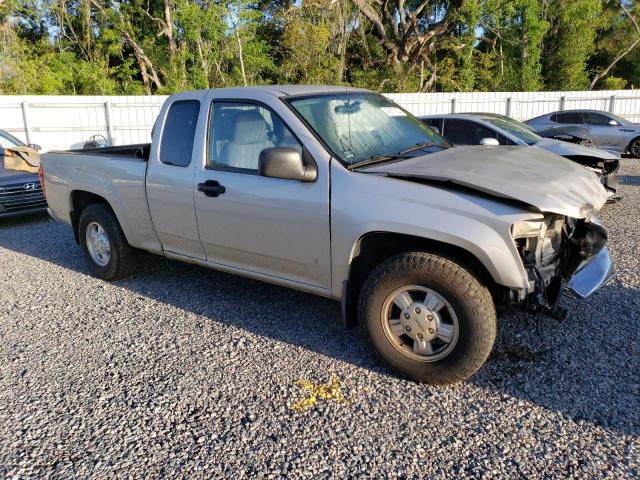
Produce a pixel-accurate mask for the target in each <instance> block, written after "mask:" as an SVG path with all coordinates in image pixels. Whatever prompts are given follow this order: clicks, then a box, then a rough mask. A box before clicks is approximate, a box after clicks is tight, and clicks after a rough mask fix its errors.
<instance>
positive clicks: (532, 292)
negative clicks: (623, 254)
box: [511, 213, 613, 316]
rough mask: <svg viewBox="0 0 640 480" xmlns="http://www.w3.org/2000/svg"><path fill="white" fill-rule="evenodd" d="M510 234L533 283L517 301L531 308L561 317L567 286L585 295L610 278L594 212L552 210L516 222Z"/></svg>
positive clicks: (603, 238)
mask: <svg viewBox="0 0 640 480" xmlns="http://www.w3.org/2000/svg"><path fill="white" fill-rule="evenodd" d="M511 233H512V236H513V239H514V242H515V244H516V247H517V249H518V252H519V253H520V256H521V258H522V262H523V265H524V268H525V271H526V272H527V277H528V282H529V288H528V289H527V290H528V291H527V292H526V294H525V295H524V298H520V299H519V302H518V303H520V305H521V306H523V307H524V308H525V309H526V310H527V311H531V312H536V313H551V314H552V315H553V316H561V314H558V303H559V300H560V297H561V294H562V292H563V291H564V290H565V289H567V290H568V291H569V292H570V293H573V294H574V295H576V296H580V297H586V296H588V295H590V294H591V293H593V292H594V291H595V290H597V289H598V288H600V287H601V286H602V285H604V284H605V283H606V282H607V281H608V280H609V279H610V278H611V275H612V273H613V267H612V263H611V259H610V257H609V252H608V249H607V232H606V230H605V229H604V227H603V226H602V224H601V223H600V222H599V221H598V220H597V219H596V218H595V217H593V218H591V219H589V220H587V219H580V220H576V219H573V218H568V217H565V216H562V215H558V214H552V213H548V214H545V215H544V217H543V218H540V219H535V220H526V221H522V222H518V223H516V224H514V225H513V227H512V232H511Z"/></svg>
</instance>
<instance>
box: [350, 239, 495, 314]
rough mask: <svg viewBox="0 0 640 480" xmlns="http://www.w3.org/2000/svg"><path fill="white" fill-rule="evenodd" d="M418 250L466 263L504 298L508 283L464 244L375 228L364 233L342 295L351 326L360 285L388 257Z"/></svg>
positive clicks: (355, 252) (482, 280)
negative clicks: (503, 284)
mask: <svg viewBox="0 0 640 480" xmlns="http://www.w3.org/2000/svg"><path fill="white" fill-rule="evenodd" d="M414 251H420V252H429V253H433V254H435V255H439V256H441V257H445V258H448V259H449V260H453V261H455V262H456V263H458V264H460V265H462V266H464V267H465V268H467V269H468V270H469V271H470V272H471V273H472V274H473V275H475V276H476V277H477V278H478V280H480V281H481V282H482V283H483V284H484V285H486V286H487V288H489V291H490V292H491V294H492V296H493V297H494V300H495V299H497V298H500V296H501V295H502V293H503V292H502V289H504V287H501V286H499V285H498V284H497V283H496V282H495V281H494V279H493V277H492V276H491V274H490V273H489V271H488V270H487V269H486V268H485V266H484V265H483V264H482V262H481V261H480V260H478V259H477V258H476V256H475V255H473V254H472V253H470V252H468V251H467V250H465V249H463V248H461V247H458V246H455V245H451V244H447V243H444V242H439V241H437V240H431V239H428V238H421V237H416V236H413V235H405V234H399V233H390V232H372V233H368V234H366V235H364V236H362V237H360V239H359V240H358V242H357V243H356V246H355V248H354V255H353V259H352V261H351V266H350V268H349V279H348V281H347V282H346V285H345V288H344V291H343V299H342V308H343V315H344V321H345V324H346V326H347V327H355V326H356V325H357V323H358V320H357V307H358V296H359V295H360V288H361V287H362V285H363V283H364V282H365V280H366V279H367V277H368V276H369V274H370V273H371V271H372V270H373V269H374V268H375V267H376V266H377V265H379V264H380V263H382V262H384V261H385V260H387V259H388V258H391V257H393V256H395V255H398V254H400V253H404V252H414Z"/></svg>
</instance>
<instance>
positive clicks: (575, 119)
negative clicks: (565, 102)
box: [556, 112, 582, 123]
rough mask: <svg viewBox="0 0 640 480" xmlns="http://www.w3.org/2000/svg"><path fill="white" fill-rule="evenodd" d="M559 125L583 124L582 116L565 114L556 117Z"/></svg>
mask: <svg viewBox="0 0 640 480" xmlns="http://www.w3.org/2000/svg"><path fill="white" fill-rule="evenodd" d="M556 122H558V123H582V114H581V113H580V112H564V113H558V114H557V115H556Z"/></svg>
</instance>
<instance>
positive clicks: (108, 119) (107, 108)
mask: <svg viewBox="0 0 640 480" xmlns="http://www.w3.org/2000/svg"><path fill="white" fill-rule="evenodd" d="M111 118H112V115H111V101H110V100H107V101H106V102H104V119H105V120H106V123H107V137H108V138H109V145H113V142H114V140H115V138H114V136H113V125H112V124H111Z"/></svg>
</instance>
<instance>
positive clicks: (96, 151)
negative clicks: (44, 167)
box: [50, 143, 151, 162]
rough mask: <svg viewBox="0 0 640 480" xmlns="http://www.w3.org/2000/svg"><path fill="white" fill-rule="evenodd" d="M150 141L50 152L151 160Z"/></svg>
mask: <svg viewBox="0 0 640 480" xmlns="http://www.w3.org/2000/svg"><path fill="white" fill-rule="evenodd" d="M150 150H151V144H150V143H136V144H132V145H117V146H114V147H95V148H78V149H73V150H56V151H52V152H50V153H68V154H76V155H105V156H109V157H111V158H114V159H117V157H126V158H132V157H133V158H138V159H140V160H143V161H145V162H146V161H147V160H149V152H150Z"/></svg>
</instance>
